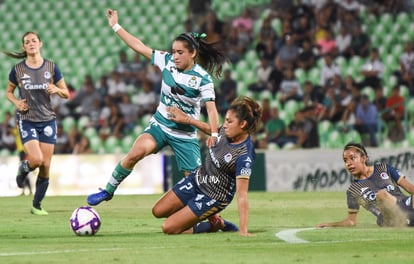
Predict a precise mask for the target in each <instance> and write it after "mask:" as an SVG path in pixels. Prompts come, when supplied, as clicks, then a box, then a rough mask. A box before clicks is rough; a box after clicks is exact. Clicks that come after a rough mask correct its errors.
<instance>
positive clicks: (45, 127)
mask: <svg viewBox="0 0 414 264" xmlns="http://www.w3.org/2000/svg"><path fill="white" fill-rule="evenodd" d="M19 133H20V138H21V139H22V143H23V144H24V143H26V142H28V141H30V140H37V141H39V142H43V143H49V144H56V119H53V120H50V121H45V122H31V121H26V120H19Z"/></svg>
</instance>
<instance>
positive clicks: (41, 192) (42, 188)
mask: <svg viewBox="0 0 414 264" xmlns="http://www.w3.org/2000/svg"><path fill="white" fill-rule="evenodd" d="M48 187H49V179H46V178H41V177H39V176H38V177H37V180H36V191H35V194H34V197H33V207H35V208H38V209H40V203H41V202H42V200H43V198H45V195H46V191H47V188H48Z"/></svg>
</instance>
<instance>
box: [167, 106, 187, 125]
mask: <svg viewBox="0 0 414 264" xmlns="http://www.w3.org/2000/svg"><path fill="white" fill-rule="evenodd" d="M167 114H168V118H169V119H170V120H172V121H174V122H176V123H180V124H185V123H186V121H187V117H188V116H187V115H186V114H185V113H184V112H183V111H182V110H181V109H180V108H178V107H176V106H168V107H167Z"/></svg>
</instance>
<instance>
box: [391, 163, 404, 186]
mask: <svg viewBox="0 0 414 264" xmlns="http://www.w3.org/2000/svg"><path fill="white" fill-rule="evenodd" d="M387 171H388V173H389V174H390V176H391V178H392V179H393V180H394V181H395V182H396V183H399V181H401V180H402V179H404V178H405V176H404V175H403V174H402V173H401V172H400V171H399V170H398V169H396V168H394V167H392V166H391V165H389V164H387Z"/></svg>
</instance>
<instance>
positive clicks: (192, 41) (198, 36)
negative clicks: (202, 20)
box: [178, 32, 207, 50]
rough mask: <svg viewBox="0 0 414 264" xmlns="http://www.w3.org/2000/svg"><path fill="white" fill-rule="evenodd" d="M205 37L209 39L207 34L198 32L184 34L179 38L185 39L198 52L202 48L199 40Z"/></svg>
mask: <svg viewBox="0 0 414 264" xmlns="http://www.w3.org/2000/svg"><path fill="white" fill-rule="evenodd" d="M205 37H207V34H206V33H196V32H187V33H182V34H180V35H179V36H178V38H183V39H185V40H187V41H188V42H189V43H190V44H191V46H193V48H194V49H196V50H198V49H199V47H200V44H199V42H198V41H197V40H198V39H202V38H205Z"/></svg>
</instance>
